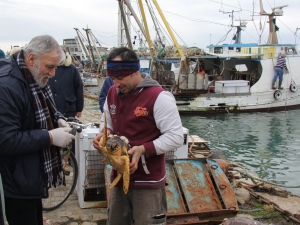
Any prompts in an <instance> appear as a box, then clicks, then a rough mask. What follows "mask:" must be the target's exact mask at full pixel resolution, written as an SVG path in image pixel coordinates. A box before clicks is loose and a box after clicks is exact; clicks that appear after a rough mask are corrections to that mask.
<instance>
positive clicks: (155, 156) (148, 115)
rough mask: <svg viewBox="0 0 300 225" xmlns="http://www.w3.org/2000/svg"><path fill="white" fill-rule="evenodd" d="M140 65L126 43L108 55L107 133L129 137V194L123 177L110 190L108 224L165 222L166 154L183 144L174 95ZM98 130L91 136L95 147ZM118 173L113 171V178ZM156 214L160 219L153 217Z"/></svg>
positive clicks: (105, 110)
mask: <svg viewBox="0 0 300 225" xmlns="http://www.w3.org/2000/svg"><path fill="white" fill-rule="evenodd" d="M139 69H140V67H139V61H138V58H137V56H136V54H135V52H134V51H132V50H130V49H128V48H125V47H122V48H116V49H114V50H113V51H111V52H110V54H109V55H108V58H107V72H108V76H110V77H111V78H112V79H113V81H114V85H113V86H111V88H110V89H109V91H108V95H107V100H106V102H105V104H104V113H105V116H106V120H107V127H108V130H109V131H108V133H111V134H116V135H118V136H125V137H127V138H128V140H129V144H130V145H131V149H130V150H129V151H128V153H129V154H130V155H132V159H131V163H130V184H129V191H128V193H127V194H126V195H125V194H124V191H123V185H122V180H121V181H120V182H119V183H118V184H117V186H115V187H114V188H112V189H111V190H110V196H109V201H108V202H109V205H108V220H107V224H108V225H112V224H114V225H117V224H122V225H131V221H132V219H134V221H135V224H154V223H156V222H161V223H163V222H165V221H166V214H167V200H166V192H165V183H166V162H165V153H166V152H168V151H171V150H174V149H176V148H178V147H180V146H182V143H183V129H182V123H181V119H180V116H179V113H178V109H177V106H176V103H175V99H174V96H173V95H172V94H171V93H170V92H168V91H165V90H164V89H163V88H162V87H161V86H160V85H159V84H158V83H157V82H156V81H154V80H153V79H151V78H149V77H148V76H146V78H145V79H143V78H142V77H141V74H140V72H139ZM141 112H142V113H141ZM112 121H113V122H112ZM102 135H103V134H99V135H98V136H97V137H95V139H94V140H93V144H94V147H95V148H96V149H98V150H99V144H98V143H99V140H100V138H101V137H102ZM99 151H100V150H99ZM116 175H117V174H116V171H113V172H112V177H111V178H112V179H111V180H113V179H114V178H115V177H116ZM158 214H163V215H164V216H162V217H163V218H161V219H154V218H152V217H154V216H156V215H158Z"/></svg>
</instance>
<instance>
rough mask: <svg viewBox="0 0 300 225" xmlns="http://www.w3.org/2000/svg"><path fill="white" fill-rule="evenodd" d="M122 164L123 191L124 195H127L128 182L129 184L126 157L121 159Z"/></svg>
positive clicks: (127, 159) (128, 162)
mask: <svg viewBox="0 0 300 225" xmlns="http://www.w3.org/2000/svg"><path fill="white" fill-rule="evenodd" d="M122 159H123V161H124V162H125V163H124V172H123V190H124V193H125V194H127V192H128V187H129V182H130V169H129V164H130V161H129V158H128V157H127V156H123V157H122Z"/></svg>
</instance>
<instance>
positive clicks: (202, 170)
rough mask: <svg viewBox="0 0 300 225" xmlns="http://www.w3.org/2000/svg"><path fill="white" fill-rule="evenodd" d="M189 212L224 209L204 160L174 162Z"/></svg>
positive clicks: (179, 160)
mask: <svg viewBox="0 0 300 225" xmlns="http://www.w3.org/2000/svg"><path fill="white" fill-rule="evenodd" d="M173 162H174V168H175V169H176V173H177V174H178V178H179V181H180V185H181V190H182V192H183V195H184V199H185V201H186V205H187V207H188V212H190V213H195V212H202V211H212V210H220V209H222V205H221V203H220V201H219V198H218V196H217V193H216V191H215V188H214V185H213V182H212V180H211V178H210V175H209V173H208V170H207V168H206V160H205V159H204V160H203V159H197V160H195V159H191V160H190V159H182V160H181V159H178V160H174V161H173Z"/></svg>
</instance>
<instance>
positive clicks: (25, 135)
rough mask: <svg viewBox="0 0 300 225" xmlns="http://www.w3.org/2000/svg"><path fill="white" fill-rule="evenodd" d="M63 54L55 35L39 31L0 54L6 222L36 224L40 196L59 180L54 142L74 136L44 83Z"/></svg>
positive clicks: (0, 163)
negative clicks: (13, 50)
mask: <svg viewBox="0 0 300 225" xmlns="http://www.w3.org/2000/svg"><path fill="white" fill-rule="evenodd" d="M64 58H65V55H64V52H63V51H62V49H61V47H60V46H59V44H58V43H57V41H56V40H55V39H54V38H53V37H51V36H49V35H43V36H37V37H34V38H33V39H32V40H31V41H30V42H29V44H28V45H26V46H25V47H24V48H23V49H22V50H21V51H18V52H16V53H14V54H13V55H12V56H11V57H10V58H9V59H1V60H0V105H1V107H0V124H1V126H0V137H1V138H0V174H1V177H2V182H3V189H4V197H5V211H6V218H7V221H8V223H9V225H19V224H30V225H42V224H43V215H42V198H46V197H48V189H49V188H50V187H52V186H54V187H56V186H58V185H61V184H63V183H64V175H63V170H62V164H61V158H60V154H59V148H58V147H66V146H67V144H69V143H70V142H71V141H72V139H74V138H75V137H74V136H73V135H71V134H70V133H69V132H70V131H71V128H69V127H68V124H67V123H66V122H65V121H64V120H63V115H62V114H61V113H59V112H58V111H57V110H56V107H55V103H54V100H53V97H52V93H51V91H50V88H49V85H48V84H47V83H48V80H49V78H51V77H54V76H55V69H56V67H57V66H58V65H60V64H61V62H62V61H63V59H64Z"/></svg>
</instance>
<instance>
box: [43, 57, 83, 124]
mask: <svg viewBox="0 0 300 225" xmlns="http://www.w3.org/2000/svg"><path fill="white" fill-rule="evenodd" d="M49 85H50V88H51V91H52V94H53V97H54V101H55V104H56V108H57V110H58V111H59V112H61V113H62V114H63V115H64V116H65V117H75V116H77V117H78V118H80V117H81V114H82V110H83V105H84V95H83V83H82V80H81V77H80V74H79V71H78V69H77V68H76V67H75V66H74V65H73V64H72V58H71V56H70V55H69V53H66V59H65V61H64V64H63V65H61V66H58V67H57V69H56V72H55V77H54V78H52V79H50V80H49Z"/></svg>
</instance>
